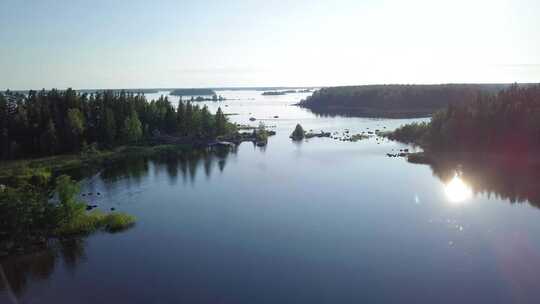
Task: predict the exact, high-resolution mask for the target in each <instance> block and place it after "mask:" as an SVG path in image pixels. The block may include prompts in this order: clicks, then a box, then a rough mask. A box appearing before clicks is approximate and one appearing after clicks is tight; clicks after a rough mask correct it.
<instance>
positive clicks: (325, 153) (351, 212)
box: [0, 92, 540, 303]
mask: <svg viewBox="0 0 540 304" xmlns="http://www.w3.org/2000/svg"><path fill="white" fill-rule="evenodd" d="M226 94H230V95H231V96H234V94H239V93H235V92H225V93H223V94H222V95H226ZM242 94H244V95H242ZM240 95H241V96H239V97H242V100H233V101H226V102H223V103H221V104H220V105H221V106H222V107H223V109H225V112H226V113H238V114H239V115H234V116H230V118H231V120H233V121H237V122H240V123H248V122H249V121H248V118H249V117H255V118H257V119H258V120H260V119H263V121H264V123H265V124H266V125H267V126H275V128H274V130H276V131H277V135H276V136H275V137H272V138H271V139H270V140H269V143H268V146H267V147H265V148H258V147H254V146H253V145H251V144H249V143H244V144H242V145H241V146H240V147H239V148H238V150H237V151H235V152H231V153H228V154H227V153H220V154H213V153H201V154H198V155H189V156H185V157H179V158H171V157H169V158H163V157H162V158H159V159H138V160H127V161H126V162H124V163H119V164H117V165H115V166H113V167H110V168H107V169H105V170H104V171H102V172H100V173H99V174H97V175H95V176H93V177H89V178H87V179H86V180H84V181H83V188H84V192H90V191H92V192H96V191H100V192H101V193H102V195H101V196H100V197H95V196H93V197H92V198H91V201H92V202H95V203H96V204H98V205H99V208H101V209H103V210H109V209H110V207H115V208H116V209H117V210H120V211H124V212H127V213H130V214H133V215H135V216H136V217H137V218H138V221H137V224H136V226H135V227H134V228H132V229H131V230H128V231H126V232H123V233H119V234H105V233H103V234H95V235H92V236H90V237H89V238H87V239H85V240H81V241H79V242H74V243H73V242H71V243H67V244H61V245H60V246H58V248H57V249H56V250H51V252H48V253H43V254H41V255H37V256H31V257H26V258H22V259H17V260H15V261H10V262H8V263H5V264H4V266H3V267H4V273H5V275H4V276H5V277H6V278H7V282H8V283H9V286H8V285H7V284H6V281H5V280H4V286H3V289H2V291H0V303H11V301H14V300H16V301H18V302H19V303H538V300H539V299H540V288H538V287H540V283H539V280H538V278H539V274H540V210H539V209H538V208H537V207H534V206H533V205H534V204H535V201H537V200H535V198H537V197H535V196H534V195H535V194H536V192H535V189H536V187H535V185H536V184H535V183H533V182H531V184H530V185H528V186H527V187H526V189H521V188H520V185H524V184H525V185H527V181H530V178H529V179H524V178H523V177H522V180H519V183H513V182H512V181H513V180H516V179H512V178H511V177H510V178H506V177H504V176H503V177H501V176H490V175H489V174H491V175H493V174H494V173H493V172H489V171H488V172H489V173H486V172H484V171H483V170H482V169H481V168H479V167H469V166H466V165H462V166H455V167H454V166H452V165H449V166H447V167H444V168H432V167H430V166H427V165H415V164H410V163H407V162H406V161H405V160H404V159H402V158H388V157H386V155H385V154H386V153H388V152H395V151H397V150H398V149H401V148H404V147H405V146H402V145H399V144H397V143H392V142H387V141H383V140H377V139H375V138H371V139H368V140H364V141H359V142H354V143H353V142H342V141H337V140H333V139H329V138H315V139H310V140H309V141H306V142H302V143H293V142H291V141H290V139H289V138H288V136H289V134H290V133H291V132H292V130H293V128H294V126H295V124H296V123H301V124H302V125H303V126H304V128H305V129H314V130H321V129H322V130H325V131H332V132H334V131H338V132H340V134H341V133H342V132H343V131H344V130H345V129H350V130H351V132H353V133H356V132H358V131H362V130H364V131H367V130H368V129H367V128H370V129H369V130H373V129H383V128H385V129H392V128H394V127H396V126H398V125H400V124H403V123H406V122H407V120H373V119H363V118H344V117H316V116H314V115H313V114H311V113H309V112H308V111H306V110H303V109H299V108H297V107H291V106H289V104H291V103H293V102H294V101H298V99H299V98H300V97H301V96H272V97H260V96H259V94H258V93H256V92H241V94H240ZM246 96H252V97H251V98H254V99H255V100H251V99H249V98H248V97H246ZM225 104H227V105H229V106H228V107H225ZM209 105H210V106H211V108H212V110H215V108H216V107H217V105H215V104H212V103H209ZM275 115H278V116H279V118H278V119H274V118H273V116H275ZM258 122H259V121H256V122H254V123H252V124H257V123H258ZM381 142H382V143H381ZM456 172H457V173H456ZM456 174H457V175H456ZM483 174H486V175H483ZM488 181H489V182H491V181H493V182H492V183H488ZM505 186H506V188H505ZM511 201H515V203H511ZM529 201H530V202H529ZM10 294H11V296H12V299H10V297H9V296H10Z"/></svg>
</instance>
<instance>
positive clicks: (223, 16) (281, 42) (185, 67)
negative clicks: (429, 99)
mask: <svg viewBox="0 0 540 304" xmlns="http://www.w3.org/2000/svg"><path fill="white" fill-rule="evenodd" d="M0 16H1V18H0V88H2V89H5V88H11V89H28V88H33V89H39V88H52V87H56V88H66V87H74V88H135V87H208V86H307V85H313V86H320V85H349V84H369V83H443V82H444V83H447V82H540V1H539V0H467V1H466V0H448V1H437V0H407V1H405V0H382V1H375V0H350V1H347V0H332V1H323V0H289V1H271V0H268V1H248V0H227V1H225V0H219V1H204V0H198V1H160V0H155V1H147V0H144V1H143V0H129V1H127V0H126V1H119V0H118V1H115V0H94V1H88V0H69V1H68V0H58V1H52V0H0Z"/></svg>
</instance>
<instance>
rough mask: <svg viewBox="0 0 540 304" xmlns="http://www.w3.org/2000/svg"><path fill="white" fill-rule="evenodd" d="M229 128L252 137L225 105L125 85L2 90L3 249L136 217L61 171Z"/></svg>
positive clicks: (179, 144) (191, 141) (184, 147)
mask: <svg viewBox="0 0 540 304" xmlns="http://www.w3.org/2000/svg"><path fill="white" fill-rule="evenodd" d="M255 133H257V134H258V133H261V134H262V135H264V134H266V133H265V130H260V131H258V132H254V134H255ZM226 136H228V137H229V138H239V140H242V139H243V138H244V137H247V136H246V135H243V134H239V133H238V132H237V131H236V126H235V125H234V124H231V123H229V122H228V120H227V118H226V116H225V115H224V113H223V112H222V111H221V109H220V108H218V110H217V112H216V113H215V114H212V113H210V112H209V110H208V108H207V107H206V106H203V107H200V106H199V105H193V104H192V103H191V102H190V101H187V102H183V101H180V102H179V103H178V105H177V107H176V108H175V107H173V105H172V104H171V103H170V101H169V100H168V99H167V97H163V96H162V97H160V98H159V99H157V100H151V101H148V100H147V99H146V97H145V95H144V94H135V93H128V92H125V91H102V92H95V93H82V92H77V91H75V90H72V89H67V90H65V91H60V90H54V89H53V90H49V91H47V90H42V91H28V92H27V93H26V94H25V93H21V92H10V91H6V92H4V93H0V257H1V256H4V255H7V254H14V253H16V254H17V253H18V254H22V253H26V252H32V251H35V250H39V249H41V248H43V247H45V246H47V244H48V243H49V240H50V239H51V238H52V239H55V238H65V237H71V236H80V235H86V234H89V233H91V232H94V231H97V230H105V231H112V232H114V231H119V230H122V229H126V228H128V227H130V226H132V225H133V224H134V222H135V218H134V217H132V216H130V215H127V214H124V213H121V212H116V211H114V210H111V212H108V213H106V212H104V211H103V210H97V209H96V210H92V209H94V208H95V207H96V206H92V205H87V204H86V203H85V202H83V201H80V200H79V185H78V183H77V182H76V181H75V180H73V179H72V178H71V177H70V176H68V175H62V174H65V173H68V172H72V171H77V170H79V169H80V168H82V167H83V166H84V167H86V166H88V167H96V169H97V168H99V167H102V166H103V165H106V164H110V163H111V162H113V161H116V160H118V159H121V158H125V157H129V156H135V157H140V156H154V155H157V154H162V153H167V154H171V153H175V154H178V153H191V151H193V148H196V147H197V144H198V143H199V144H200V143H205V144H207V143H211V142H213V141H215V140H216V139H219V138H222V137H226ZM252 137H256V136H255V135H253V136H252ZM70 175H71V174H70ZM98 195H99V193H98Z"/></svg>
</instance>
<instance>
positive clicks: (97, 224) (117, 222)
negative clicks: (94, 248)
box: [55, 210, 136, 236]
mask: <svg viewBox="0 0 540 304" xmlns="http://www.w3.org/2000/svg"><path fill="white" fill-rule="evenodd" d="M135 220H136V219H135V217H133V216H131V215H127V214H124V213H119V212H113V213H109V214H106V213H104V212H102V211H99V210H94V211H91V212H85V213H84V214H82V215H79V216H77V217H75V218H73V219H71V220H70V221H69V222H67V223H64V224H62V225H61V226H60V227H58V228H57V229H56V230H55V234H56V235H57V236H74V235H87V234H90V233H92V232H96V231H98V230H101V229H103V230H105V231H107V232H119V231H122V230H125V229H128V228H130V227H132V226H133V225H134V224H135Z"/></svg>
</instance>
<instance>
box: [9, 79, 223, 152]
mask: <svg viewBox="0 0 540 304" xmlns="http://www.w3.org/2000/svg"><path fill="white" fill-rule="evenodd" d="M231 128H234V126H233V125H231V124H229V123H228V122H227V119H226V117H225V115H224V114H223V112H222V111H221V109H220V108H219V109H218V110H217V112H216V114H215V115H214V114H211V113H210V112H209V111H208V108H207V107H206V106H203V107H200V106H198V105H193V104H191V103H190V102H189V101H187V102H180V103H179V104H178V106H177V108H176V109H175V108H174V107H173V105H172V104H171V103H170V101H169V100H168V99H167V97H163V96H162V97H160V98H159V99H158V100H152V101H148V100H147V99H146V97H145V95H144V94H134V93H127V92H125V91H121V92H115V91H103V92H96V93H80V92H76V91H75V90H72V89H67V90H64V91H60V90H55V89H53V90H50V91H46V90H42V91H29V92H28V94H21V93H14V92H10V91H6V92H4V93H0V159H14V158H21V157H33V156H46V155H55V154H62V153H72V152H78V151H81V150H82V149H86V148H87V147H89V146H91V147H93V148H111V147H114V146H117V145H120V144H130V143H139V142H140V141H143V140H145V139H149V138H151V137H152V136H153V135H154V134H156V133H165V134H170V135H176V136H187V137H192V138H200V139H210V138H215V137H217V136H220V135H223V134H225V133H227V132H228V131H230V130H231Z"/></svg>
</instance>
